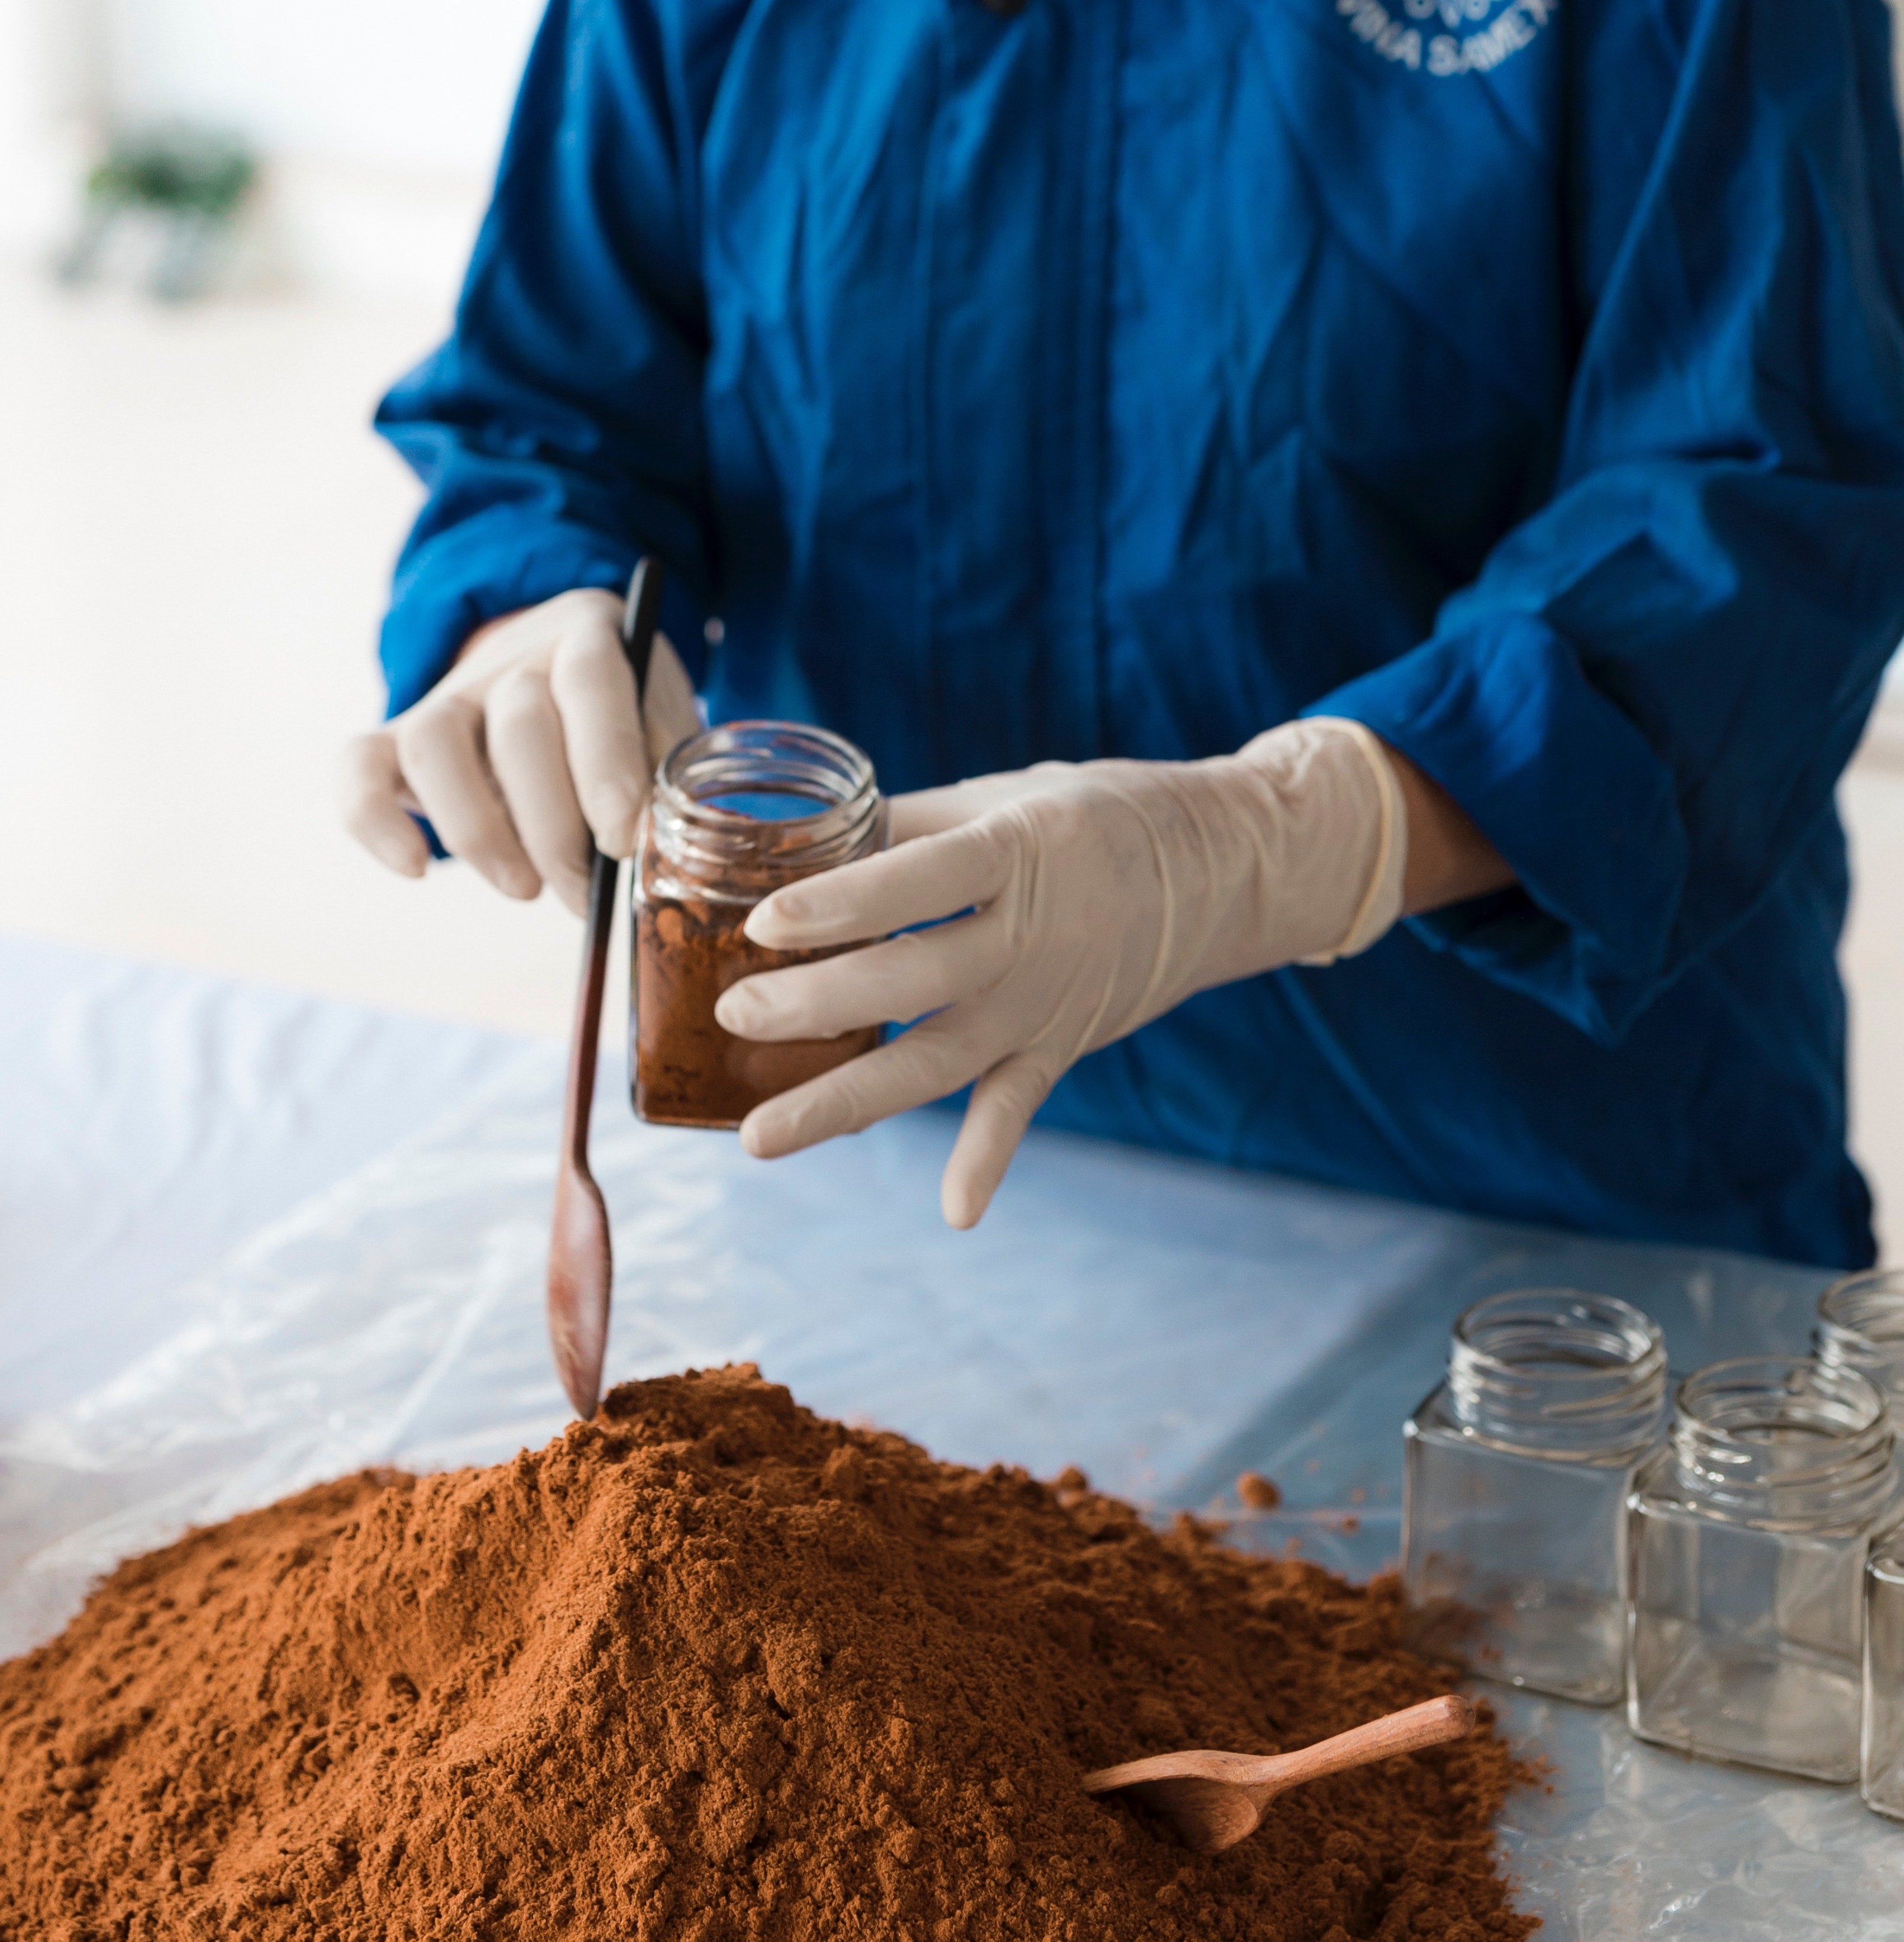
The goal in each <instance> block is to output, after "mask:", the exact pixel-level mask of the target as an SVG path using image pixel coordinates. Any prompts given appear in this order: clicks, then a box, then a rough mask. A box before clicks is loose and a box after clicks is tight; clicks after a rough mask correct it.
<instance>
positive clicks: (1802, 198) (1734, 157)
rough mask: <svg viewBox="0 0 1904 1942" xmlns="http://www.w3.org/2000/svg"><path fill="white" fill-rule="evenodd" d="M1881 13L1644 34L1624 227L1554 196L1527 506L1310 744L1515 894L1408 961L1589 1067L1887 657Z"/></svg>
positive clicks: (1899, 460)
mask: <svg viewBox="0 0 1904 1942" xmlns="http://www.w3.org/2000/svg"><path fill="white" fill-rule="evenodd" d="M1637 11H1639V12H1642V13H1645V12H1647V11H1648V10H1647V9H1644V8H1642V9H1639V10H1637ZM1886 11H1887V10H1886V9H1885V8H1884V6H1882V5H1879V4H1877V0H1808V4H1807V5H1803V6H1793V5H1790V4H1789V0H1678V4H1676V5H1667V4H1664V0H1662V4H1661V5H1659V6H1658V7H1656V8H1653V9H1652V10H1651V14H1652V15H1653V16H1654V17H1657V18H1658V19H1660V20H1671V19H1673V17H1675V16H1678V17H1679V19H1680V26H1679V33H1680V36H1681V38H1680V40H1679V45H1678V47H1677V49H1676V62H1677V66H1676V77H1675V78H1673V79H1671V81H1670V83H1669V84H1668V86H1667V88H1666V89H1665V90H1664V98H1665V101H1666V103H1667V112H1666V113H1665V115H1664V121H1663V123H1662V125H1661V131H1660V136H1659V139H1658V143H1657V145H1656V146H1655V149H1654V150H1653V152H1652V153H1651V157H1650V159H1649V160H1648V161H1647V163H1646V164H1645V167H1644V168H1643V169H1642V170H1639V171H1636V176H1635V180H1636V193H1634V192H1632V191H1629V192H1628V193H1627V196H1626V198H1625V203H1624V206H1623V207H1619V208H1618V209H1615V210H1611V211H1609V210H1608V209H1607V208H1606V207H1596V206H1594V203H1593V198H1594V194H1595V185H1596V177H1595V172H1594V170H1593V165H1592V164H1593V158H1591V157H1588V158H1586V161H1585V162H1584V164H1581V165H1579V166H1578V167H1576V169H1575V172H1574V179H1575V184H1576V186H1575V189H1574V191H1573V196H1574V198H1575V207H1573V208H1572V210H1570V212H1569V215H1570V228H1571V233H1572V237H1573V238H1574V243H1575V252H1576V260H1577V262H1578V279H1579V301H1580V308H1581V314H1582V320H1583V334H1582V337H1581V349H1580V353H1579V355H1578V361H1577V363H1576V365H1575V370H1574V375H1573V379H1572V391H1571V395H1570V399H1569V412H1568V418H1567V424H1566V433H1565V437H1564V441H1563V449H1562V452H1561V455H1560V464H1559V467H1558V472H1557V479H1556V482H1555V485H1554V490H1553V492H1552V494H1551V496H1550V498H1549V499H1548V500H1547V502H1546V504H1544V507H1542V508H1541V510H1539V511H1538V513H1535V515H1534V516H1532V517H1531V518H1529V519H1527V520H1526V522H1525V523H1524V524H1523V525H1520V526H1519V527H1518V528H1516V529H1515V530H1514V531H1511V532H1510V533H1509V534H1508V535H1507V536H1506V538H1505V540H1504V541H1502V542H1501V544H1500V545H1499V546H1498V547H1497V548H1496V549H1495V550H1494V551H1493V552H1492V554H1491V556H1489V559H1488V560H1487V562H1486V565H1485V566H1484V568H1483V571H1481V573H1480V575H1479V577H1477V580H1475V581H1474V584H1472V585H1471V586H1470V587H1468V588H1466V589H1465V590H1463V591H1462V592H1461V593H1459V594H1458V595H1456V596H1455V597H1454V598H1452V599H1450V600H1449V602H1447V603H1446V605H1445V606H1444V607H1443V609H1442V610H1441V611H1440V614H1439V615H1438V617H1437V625H1436V628H1435V631H1434V636H1433V637H1432V638H1431V639H1429V640H1428V642H1425V644H1423V645H1421V646H1420V647H1419V648H1416V649H1415V650H1414V651H1413V652H1412V653H1410V654H1407V655H1404V657H1401V658H1400V659H1399V660H1395V661H1393V662H1391V663H1388V665H1386V666H1383V667H1381V668H1379V669H1376V670H1375V671H1374V672H1371V673H1369V674H1367V675H1364V676H1362V677H1361V678H1358V679H1357V680H1356V681H1355V682H1351V683H1350V684H1349V685H1347V686H1346V687H1344V688H1340V689H1339V690H1337V691H1336V692H1335V693H1333V694H1330V695H1329V696H1327V697H1325V698H1324V699H1323V700H1321V701H1319V702H1318V703H1316V704H1315V707H1314V709H1312V711H1311V712H1315V713H1325V714H1339V715H1348V716H1351V717H1353V718H1357V719H1359V720H1361V721H1364V722H1365V723H1367V725H1368V726H1369V727H1371V728H1372V729H1373V730H1374V731H1376V733H1377V734H1379V735H1380V736H1382V737H1383V738H1384V739H1385V740H1386V741H1388V742H1389V743H1391V744H1392V745H1393V746H1394V747H1396V748H1397V749H1400V750H1401V751H1402V752H1404V754H1406V755H1408V756H1410V758H1412V759H1413V761H1416V763H1418V764H1419V765H1420V767H1422V769H1423V770H1425V772H1426V773H1428V775H1430V776H1433V777H1434V779H1435V780H1437V781H1438V782H1439V783H1441V785H1442V786H1443V787H1444V788H1446V789H1447V790H1448V792H1449V794H1450V795H1452V796H1453V797H1454V798H1455V799H1456V801H1458V802H1459V803H1460V804H1462V806H1463V807H1465V809H1466V810H1468V813H1470V814H1471V816H1473V817H1474V819H1475V820H1476V822H1477V823H1478V824H1479V825H1480V827H1481V829H1483V831H1484V832H1486V835H1488V836H1489V838H1491V839H1492V841H1493V843H1494V844H1495V847H1497V848H1498V850H1500V852H1501V854H1502V856H1504V857H1505V859H1507V861H1508V862H1509V863H1510V864H1511V865H1512V866H1513V868H1514V871H1515V873H1516V875H1517V878H1518V879H1519V882H1520V889H1519V890H1517V891H1514V892H1511V893H1506V894H1505V895H1503V896H1497V897H1494V898H1489V899H1482V900H1479V901H1477V902H1475V903H1473V904H1471V905H1464V906H1459V907H1457V908H1454V909H1452V910H1450V911H1443V912H1440V913H1437V914H1434V915H1432V916H1431V917H1425V918H1422V919H1418V920H1416V925H1417V927H1418V929H1419V930H1420V931H1421V932H1422V933H1423V934H1425V936H1427V937H1428V939H1429V941H1431V942H1434V943H1437V944H1439V945H1443V946H1444V947H1446V948H1452V949H1453V950H1454V951H1456V952H1458V953H1459V954H1460V955H1461V956H1462V957H1463V958H1464V959H1465V960H1468V962H1470V963H1473V964H1474V965H1475V966H1477V967H1478V968H1480V969H1482V970H1483V971H1485V972H1486V973H1488V974H1489V976H1492V977H1494V978H1495V979H1498V980H1499V981H1500V982H1502V983H1504V984H1506V985H1511V986H1513V987H1514V988H1517V989H1519V990H1520V991H1525V992H1527V993H1529V994H1532V995H1534V996H1535V997H1538V998H1539V999H1541V1000H1543V1001H1544V1002H1545V1003H1547V1004H1549V1005H1550V1006H1553V1007H1554V1009H1556V1010H1557V1011H1559V1012H1561V1013H1562V1014H1563V1015H1565V1016H1566V1017H1567V1018H1570V1019H1571V1020H1572V1021H1573V1022H1575V1023H1576V1024H1578V1025H1579V1026H1581V1028H1583V1029H1584V1030H1585V1031H1587V1032H1589V1033H1590V1034H1592V1035H1593V1036H1594V1037H1596V1038H1597V1039H1599V1040H1602V1041H1605V1042H1611V1041H1612V1040H1616V1039H1617V1038H1618V1037H1619V1036H1620V1035H1621V1033H1622V1032H1623V1031H1624V1030H1625V1029H1626V1028H1627V1026H1628V1025H1630V1023H1631V1022H1632V1021H1633V1018H1635V1017H1636V1015H1637V1014H1638V1013H1639V1012H1640V1011H1641V1009H1642V1008H1643V1007H1644V1006H1645V1005H1647V1004H1648V1003H1649V1002H1650V1001H1651V1000H1652V999H1653V998H1654V997H1655V996H1657V995H1658V993H1659V992H1660V991H1661V990H1662V989H1664V988H1665V986H1666V985H1667V984H1669V983H1670V982H1671V980H1672V979H1673V978H1674V977H1675V976H1677V975H1678V974H1679V973H1680V972H1681V971H1682V970H1683V969H1685V966H1687V965H1688V964H1689V963H1691V962H1693V961H1694V960H1696V959H1697V957H1698V956H1699V955H1700V953H1702V952H1703V951H1707V950H1709V949H1710V948H1712V947H1713V945H1715V944H1716V943H1717V942H1719V940H1721V939H1723V938H1724V937H1725V935H1726V934H1727V933H1728V932H1729V931H1730V930H1732V929H1733V928H1734V927H1736V926H1737V925H1738V924H1740V922H1742V921H1743V920H1744V919H1745V917H1746V916H1747V915H1748V914H1749V913H1750V912H1751V911H1752V908H1753V906H1754V905H1755V904H1756V902H1758V901H1759V899H1760V898H1761V897H1762V896H1764V895H1765V893H1766V892H1767V891H1768V889H1770V888H1771V886H1772V885H1773V884H1774V882H1775V881H1776V880H1777V878H1778V876H1779V875H1780V871H1782V870H1783V868H1785V867H1786V864H1787V862H1789V860H1790V859H1791V858H1792V856H1793V855H1794V853H1795V851H1796V850H1797V849H1798V847H1799V845H1800V844H1801V842H1802V841H1804V839H1805V838H1806V837H1807V835H1808V834H1810V833H1811V832H1812V831H1813V830H1814V829H1815V828H1816V826H1817V822H1818V819H1819V818H1820V816H1822V815H1823V814H1824V813H1826V811H1827V810H1828V808H1829V804H1830V801H1831V798H1832V790H1833V788H1834V786H1835V783H1836V780H1837V778H1838V774H1839V772H1840V771H1841V769H1842V768H1843V767H1844V764H1845V762H1846V761H1847V759H1848V758H1849V757H1850V753H1851V752H1852V749H1853V746H1855V744H1856V743H1857V739H1858V736H1859V734H1860V731H1861V729H1862V727H1863V723H1864V721H1865V720H1866V716H1867V715H1868V713H1869V709H1870V706H1871V704H1872V700H1873V698H1874V697H1875V693H1876V690H1877V686H1878V681H1879V679H1880V677H1881V673H1882V671H1883V669H1884V663H1885V662H1886V660H1887V658H1888V657H1889V655H1890V651H1891V650H1892V649H1893V647H1894V646H1895V645H1896V643H1897V641H1898V639H1899V635H1900V633H1904V276H1901V275H1900V268H1899V258H1900V253H1904V170H1900V166H1899V135H1898V129H1897V124H1896V116H1895V112H1894V110H1893V106H1892V102H1891V96H1890V82H1889V66H1890V62H1889V56H1888V41H1887V28H1886V22H1885V18H1884V17H1885V14H1886ZM1599 79H1600V81H1601V82H1602V84H1603V86H1604V90H1605V95H1604V96H1603V99H1602V105H1601V106H1600V107H1599V111H1598V112H1599V114H1600V115H1602V118H1606V116H1608V115H1609V113H1614V114H1617V113H1618V112H1621V111H1620V109H1618V106H1612V105H1611V104H1612V100H1613V98H1614V97H1618V96H1621V93H1622V77H1621V75H1618V74H1614V73H1608V74H1605V75H1602V76H1600V77H1599ZM1627 79H1630V75H1629V76H1628V77H1627ZM1627 100H1629V101H1630V96H1627ZM1606 173H1608V174H1614V173H1617V171H1615V170H1607V171H1606Z"/></svg>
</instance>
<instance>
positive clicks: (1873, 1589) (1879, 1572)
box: [1863, 1536, 1904, 1821]
mask: <svg viewBox="0 0 1904 1942" xmlns="http://www.w3.org/2000/svg"><path fill="white" fill-rule="evenodd" d="M1864 1595H1865V1604H1864V1615H1865V1635H1864V1747H1863V1791H1864V1804H1865V1805H1866V1806H1867V1807H1869V1808H1870V1809H1872V1812H1875V1813H1878V1814H1888V1815H1890V1817H1891V1818H1892V1819H1893V1820H1895V1821H1904V1539H1899V1538H1897V1537H1896V1536H1893V1538H1891V1539H1890V1540H1889V1541H1888V1542H1887V1544H1886V1545H1884V1547H1883V1548H1881V1549H1880V1550H1879V1551H1876V1552H1875V1554H1874V1555H1873V1556H1872V1559H1871V1561H1870V1563H1869V1564H1867V1565H1866V1567H1865V1574H1864Z"/></svg>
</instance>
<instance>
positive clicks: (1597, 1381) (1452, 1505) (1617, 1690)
mask: <svg viewBox="0 0 1904 1942" xmlns="http://www.w3.org/2000/svg"><path fill="white" fill-rule="evenodd" d="M1665 1400H1666V1350H1665V1346H1664V1343H1663V1342H1662V1340H1661V1336H1660V1331H1659V1329H1658V1326H1657V1325H1655V1323H1654V1322H1651V1320H1649V1319H1648V1318H1647V1317H1646V1316H1644V1315H1642V1314H1641V1313H1640V1312H1639V1309H1636V1308H1633V1307H1630V1306H1628V1304H1627V1303H1625V1302H1624V1301H1618V1300H1615V1299H1614V1298H1613V1297H1611V1296H1608V1295H1599V1294H1582V1293H1580V1292H1578V1291H1575V1290H1572V1289H1568V1288H1532V1289H1525V1290H1519V1291H1514V1292H1512V1293H1510V1294H1498V1295H1492V1296H1490V1297H1489V1298H1488V1299H1487V1300H1485V1301H1480V1302H1477V1303H1475V1304H1474V1306H1473V1307H1471V1308H1470V1309H1468V1311H1467V1312H1466V1313H1465V1314H1464V1315H1463V1316H1462V1318H1461V1319H1460V1320H1459V1322H1456V1325H1455V1331H1454V1336H1453V1340H1452V1343H1451V1344H1450V1346H1449V1357H1448V1377H1447V1380H1446V1382H1444V1383H1443V1384H1442V1385H1441V1386H1440V1388H1439V1389H1436V1390H1435V1391H1434V1393H1433V1394H1432V1395H1430V1396H1429V1397H1428V1398H1427V1400H1426V1401H1425V1402H1423V1404H1422V1406H1421V1407H1420V1408H1419V1409H1418V1410H1417V1411H1416V1412H1415V1414H1414V1415H1413V1417H1410V1420H1409V1421H1408V1423H1407V1425H1406V1426H1405V1427H1404V1438H1405V1441H1406V1456H1407V1461H1406V1468H1405V1472H1404V1503H1403V1517H1402V1575H1403V1582H1404V1588H1405V1590H1406V1592H1407V1599H1408V1604H1409V1610H1410V1627H1411V1631H1412V1634H1413V1637H1414V1639H1415V1640H1416V1643H1417V1644H1418V1645H1419V1646H1420V1648H1421V1649H1422V1650H1424V1651H1425V1652H1428V1653H1431V1654H1433V1655H1434V1656H1437V1657H1440V1658H1443V1659H1452V1660H1453V1661H1455V1662H1457V1663H1459V1664H1461V1665H1465V1667H1466V1668H1468V1670H1470V1671H1473V1672H1475V1673H1477V1674H1481V1675H1482V1676H1483V1677H1487V1678H1490V1679H1497V1680H1502V1681H1503V1682H1505V1683H1508V1684H1510V1685H1514V1686H1528V1687H1531V1688H1532V1689H1534V1690H1535V1691H1537V1692H1551V1693H1554V1694H1557V1695H1559V1696H1560V1697H1562V1698H1569V1699H1578V1700H1584V1701H1585V1702H1588V1703H1589V1704H1591V1705H1612V1704H1614V1703H1615V1702H1616V1701H1617V1700H1618V1698H1619V1697H1620V1695H1621V1691H1622V1689H1623V1663H1624V1644H1625V1576H1624V1573H1625V1560H1626V1547H1625V1545H1624V1542H1623V1539H1622V1521H1623V1519H1624V1515H1625V1505H1626V1499H1627V1491H1628V1489H1629V1487H1630V1484H1631V1483H1632V1481H1633V1474H1634V1472H1635V1470H1636V1467H1637V1466H1638V1465H1639V1463H1640V1462H1641V1461H1642V1459H1643V1458H1644V1457H1645V1454H1646V1453H1647V1452H1648V1450H1650V1449H1651V1447H1653V1445H1654V1444H1655V1443H1656V1442H1657V1441H1658V1437H1659V1435H1660V1432H1661V1428H1662V1426H1663V1417H1664V1407H1665Z"/></svg>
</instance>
